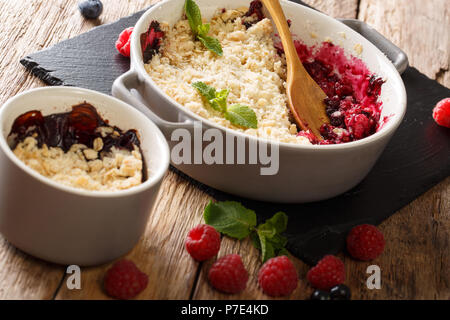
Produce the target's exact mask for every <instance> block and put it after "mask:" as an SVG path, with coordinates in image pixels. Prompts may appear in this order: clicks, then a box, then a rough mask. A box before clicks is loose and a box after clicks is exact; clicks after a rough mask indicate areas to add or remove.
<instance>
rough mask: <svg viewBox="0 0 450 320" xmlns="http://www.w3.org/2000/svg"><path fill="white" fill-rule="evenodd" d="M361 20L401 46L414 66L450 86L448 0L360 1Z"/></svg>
mask: <svg viewBox="0 0 450 320" xmlns="http://www.w3.org/2000/svg"><path fill="white" fill-rule="evenodd" d="M358 18H359V19H361V20H364V21H366V22H367V23H369V24H370V25H372V26H373V27H375V29H377V30H378V31H379V32H381V33H382V34H384V35H385V36H386V37H388V38H389V39H390V40H391V41H393V42H394V43H395V44H396V45H398V46H399V47H401V48H402V49H403V50H404V51H405V52H406V53H407V54H408V57H409V59H410V63H411V65H412V66H414V67H416V68H417V69H419V70H420V71H421V72H423V73H424V74H426V75H427V76H428V77H430V78H431V79H436V80H438V81H439V82H440V83H442V84H444V85H445V86H447V87H450V71H449V64H450V33H449V30H450V5H449V1H448V0H433V1H421V0H398V1H381V0H361V3H360V11H359V17H358Z"/></svg>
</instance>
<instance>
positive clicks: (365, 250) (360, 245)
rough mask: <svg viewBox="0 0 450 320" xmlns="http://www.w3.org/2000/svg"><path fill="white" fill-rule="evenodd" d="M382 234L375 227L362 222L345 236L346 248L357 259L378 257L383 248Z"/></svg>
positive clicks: (365, 259)
mask: <svg viewBox="0 0 450 320" xmlns="http://www.w3.org/2000/svg"><path fill="white" fill-rule="evenodd" d="M384 245H385V242H384V236H383V234H382V233H381V232H380V230H378V229H377V227H375V226H372V225H370V224H363V225H360V226H356V227H354V228H353V229H352V230H351V231H350V233H349V234H348V236H347V250H348V252H349V253H350V255H351V256H352V257H353V258H355V259H358V260H362V261H368V260H372V259H375V258H376V257H378V256H379V255H380V254H381V253H382V252H383V250H384Z"/></svg>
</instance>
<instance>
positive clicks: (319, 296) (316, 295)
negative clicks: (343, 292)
mask: <svg viewBox="0 0 450 320" xmlns="http://www.w3.org/2000/svg"><path fill="white" fill-rule="evenodd" d="M310 299H311V300H331V297H330V294H329V293H328V292H327V291H322V290H314V292H313V293H312V294H311V298H310Z"/></svg>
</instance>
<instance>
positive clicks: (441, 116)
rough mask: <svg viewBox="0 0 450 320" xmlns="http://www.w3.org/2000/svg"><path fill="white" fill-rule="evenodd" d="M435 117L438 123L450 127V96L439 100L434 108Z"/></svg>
mask: <svg viewBox="0 0 450 320" xmlns="http://www.w3.org/2000/svg"><path fill="white" fill-rule="evenodd" d="M433 119H434V121H436V123H437V124H438V125H440V126H443V127H447V128H450V98H445V99H443V100H441V101H439V102H438V104H437V105H436V107H435V108H434V109H433Z"/></svg>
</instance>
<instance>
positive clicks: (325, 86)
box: [275, 40, 384, 144]
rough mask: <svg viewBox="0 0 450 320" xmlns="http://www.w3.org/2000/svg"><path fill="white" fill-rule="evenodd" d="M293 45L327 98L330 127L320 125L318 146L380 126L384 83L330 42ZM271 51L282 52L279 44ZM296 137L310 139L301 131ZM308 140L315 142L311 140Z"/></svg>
mask: <svg viewBox="0 0 450 320" xmlns="http://www.w3.org/2000/svg"><path fill="white" fill-rule="evenodd" d="M294 43H295V47H296V49H297V53H298V55H299V57H300V60H301V61H302V62H303V65H304V66H305V69H306V70H307V71H308V73H309V74H310V75H311V77H312V78H313V79H314V80H315V81H316V82H317V83H318V84H319V86H320V87H321V88H322V90H323V91H324V92H325V93H326V95H327V96H328V97H327V98H326V99H325V105H326V113H327V115H328V117H329V118H330V124H326V125H323V126H322V128H321V134H322V136H323V137H324V138H325V139H324V140H323V141H320V142H319V143H320V144H336V143H344V142H350V141H355V140H360V139H363V138H365V137H368V136H370V135H372V134H374V133H375V132H376V131H377V130H378V128H379V126H380V125H379V120H380V115H381V102H379V101H378V100H379V96H380V93H381V86H382V85H383V83H384V81H383V80H382V79H381V78H379V77H376V76H375V75H373V74H372V73H371V72H370V71H369V70H368V69H367V67H366V66H365V64H364V62H362V61H361V60H360V59H358V58H355V57H348V56H347V55H346V54H345V52H344V49H343V48H341V47H339V46H335V45H334V44H332V43H329V42H324V43H322V44H321V45H320V46H313V47H308V46H306V45H305V44H304V43H302V42H301V41H298V40H295V41H294ZM275 48H276V49H277V50H278V52H279V53H280V54H281V53H283V47H282V45H281V43H279V42H278V43H276V44H275ZM337 128H338V129H339V130H335V129H337ZM299 135H301V136H307V137H310V136H311V135H307V134H306V135H305V133H302V132H300V133H299ZM310 141H311V143H314V144H316V143H317V141H316V140H315V139H310Z"/></svg>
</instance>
